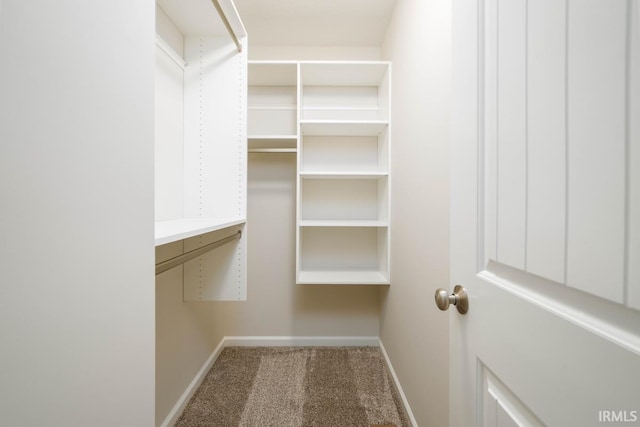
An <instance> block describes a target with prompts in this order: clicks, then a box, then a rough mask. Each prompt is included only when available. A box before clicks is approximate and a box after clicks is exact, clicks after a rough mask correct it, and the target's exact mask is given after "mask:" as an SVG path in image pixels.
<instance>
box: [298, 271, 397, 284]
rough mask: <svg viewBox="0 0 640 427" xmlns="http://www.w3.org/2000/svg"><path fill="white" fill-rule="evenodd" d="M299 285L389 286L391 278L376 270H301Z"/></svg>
mask: <svg viewBox="0 0 640 427" xmlns="http://www.w3.org/2000/svg"><path fill="white" fill-rule="evenodd" d="M298 284H301V285H314V284H329V285H388V284H389V278H388V277H386V276H385V275H384V274H382V273H381V272H380V271H375V270H367V271H362V270H334V271H328V270H322V271H309V270H301V271H300V274H299V275H298Z"/></svg>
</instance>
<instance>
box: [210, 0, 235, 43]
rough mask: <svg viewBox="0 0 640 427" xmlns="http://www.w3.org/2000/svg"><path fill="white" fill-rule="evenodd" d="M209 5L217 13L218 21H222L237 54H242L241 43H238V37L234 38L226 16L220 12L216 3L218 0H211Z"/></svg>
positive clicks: (218, 4) (219, 7) (220, 8)
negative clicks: (211, 4)
mask: <svg viewBox="0 0 640 427" xmlns="http://www.w3.org/2000/svg"><path fill="white" fill-rule="evenodd" d="M211 3H213V5H214V6H215V7H216V10H217V11H218V15H220V19H222V23H223V24H224V26H225V27H227V31H228V32H229V35H230V36H231V38H232V39H233V42H234V43H235V44H236V47H237V48H238V52H242V43H240V40H238V36H236V33H235V32H234V31H233V28H231V24H230V23H229V20H228V19H227V15H225V13H224V11H223V10H222V7H221V6H220V3H219V2H218V0H211Z"/></svg>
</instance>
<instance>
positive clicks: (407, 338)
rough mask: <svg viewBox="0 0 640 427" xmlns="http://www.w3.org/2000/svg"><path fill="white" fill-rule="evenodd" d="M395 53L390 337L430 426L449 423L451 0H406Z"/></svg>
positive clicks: (386, 333)
mask: <svg viewBox="0 0 640 427" xmlns="http://www.w3.org/2000/svg"><path fill="white" fill-rule="evenodd" d="M382 56H383V58H384V59H388V60H391V61H393V83H392V88H393V98H392V122H393V127H392V139H393V146H392V173H393V191H394V193H393V198H392V212H393V219H392V221H393V224H392V226H393V235H392V241H391V244H392V248H393V249H392V256H391V266H392V270H393V283H392V285H391V286H390V287H389V289H388V290H387V289H383V290H381V293H380V295H381V302H382V311H381V322H380V332H381V339H382V342H383V344H384V346H385V348H386V350H387V352H388V354H389V357H390V359H391V362H392V364H393V366H394V369H395V371H396V374H397V375H398V377H399V380H400V383H401V384H402V387H403V389H404V392H405V394H406V396H407V398H408V401H409V404H410V406H411V409H412V411H413V414H414V416H415V418H416V420H417V422H418V424H419V425H421V426H446V425H448V396H449V393H448V390H449V377H448V370H449V363H448V349H449V344H448V342H449V341H448V337H449V331H448V328H449V326H448V318H449V314H448V313H443V312H440V311H439V310H438V309H437V308H436V306H435V303H434V301H433V294H434V292H435V290H436V289H437V288H439V287H442V288H449V287H450V283H449V194H448V191H449V167H448V165H449V154H448V146H449V114H450V112H449V110H450V103H451V99H450V98H451V2H450V0H399V1H398V4H397V6H396V8H395V12H394V16H393V18H392V20H391V22H390V26H389V29H388V31H387V36H386V38H385V42H384V45H383V52H382Z"/></svg>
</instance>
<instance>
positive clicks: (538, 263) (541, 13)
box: [525, 0, 567, 283]
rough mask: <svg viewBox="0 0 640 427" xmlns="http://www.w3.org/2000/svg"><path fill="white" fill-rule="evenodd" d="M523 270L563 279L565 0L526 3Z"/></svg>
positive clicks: (564, 219) (549, 277)
mask: <svg viewBox="0 0 640 427" xmlns="http://www.w3.org/2000/svg"><path fill="white" fill-rule="evenodd" d="M526 28H527V84H528V89H527V113H528V114H527V165H526V169H527V231H526V236H531V238H527V239H526V249H525V251H526V254H527V257H526V264H525V265H526V271H529V272H531V273H533V274H537V275H539V276H542V277H545V278H547V279H550V280H553V281H555V282H559V283H564V266H565V233H566V228H565V225H566V194H567V192H566V145H565V138H566V129H567V128H566V120H565V118H566V115H565V114H566V103H565V94H566V88H567V86H566V74H565V72H566V56H565V55H566V43H565V40H566V36H565V35H566V4H565V3H564V2H562V1H558V0H536V1H535V2H530V3H529V8H528V20H527V25H526Z"/></svg>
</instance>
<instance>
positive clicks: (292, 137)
mask: <svg viewBox="0 0 640 427" xmlns="http://www.w3.org/2000/svg"><path fill="white" fill-rule="evenodd" d="M247 139H263V140H265V139H266V140H276V139H291V140H296V139H298V136H297V135H249V136H248V137H247Z"/></svg>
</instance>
